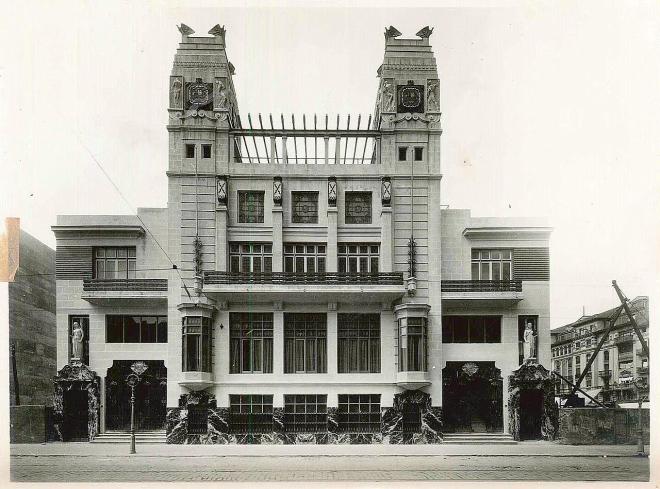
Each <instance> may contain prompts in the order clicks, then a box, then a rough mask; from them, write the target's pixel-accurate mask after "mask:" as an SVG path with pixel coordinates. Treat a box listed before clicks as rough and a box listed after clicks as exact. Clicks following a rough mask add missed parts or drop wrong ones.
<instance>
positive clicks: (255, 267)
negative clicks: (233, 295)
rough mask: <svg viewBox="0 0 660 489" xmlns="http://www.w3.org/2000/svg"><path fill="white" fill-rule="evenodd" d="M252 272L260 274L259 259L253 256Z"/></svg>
mask: <svg viewBox="0 0 660 489" xmlns="http://www.w3.org/2000/svg"><path fill="white" fill-rule="evenodd" d="M252 271H253V272H254V273H260V272H261V257H259V256H255V257H253V258H252Z"/></svg>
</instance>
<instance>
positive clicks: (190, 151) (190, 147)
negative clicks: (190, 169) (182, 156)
mask: <svg viewBox="0 0 660 489" xmlns="http://www.w3.org/2000/svg"><path fill="white" fill-rule="evenodd" d="M194 157H195V145H194V144H186V158H194Z"/></svg>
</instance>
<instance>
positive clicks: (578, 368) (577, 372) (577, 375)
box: [575, 356, 582, 378]
mask: <svg viewBox="0 0 660 489" xmlns="http://www.w3.org/2000/svg"><path fill="white" fill-rule="evenodd" d="M581 373H582V372H581V371H580V357H579V356H578V357H575V378H577V377H579V376H580V374H581Z"/></svg>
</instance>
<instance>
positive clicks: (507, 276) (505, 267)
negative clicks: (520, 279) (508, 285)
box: [502, 262, 511, 280]
mask: <svg viewBox="0 0 660 489" xmlns="http://www.w3.org/2000/svg"><path fill="white" fill-rule="evenodd" d="M502 280H511V263H509V262H504V263H502Z"/></svg>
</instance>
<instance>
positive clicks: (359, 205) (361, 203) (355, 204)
mask: <svg viewBox="0 0 660 489" xmlns="http://www.w3.org/2000/svg"><path fill="white" fill-rule="evenodd" d="M344 196H345V203H344V205H345V208H346V219H345V222H346V224H371V192H346V193H345V194H344Z"/></svg>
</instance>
